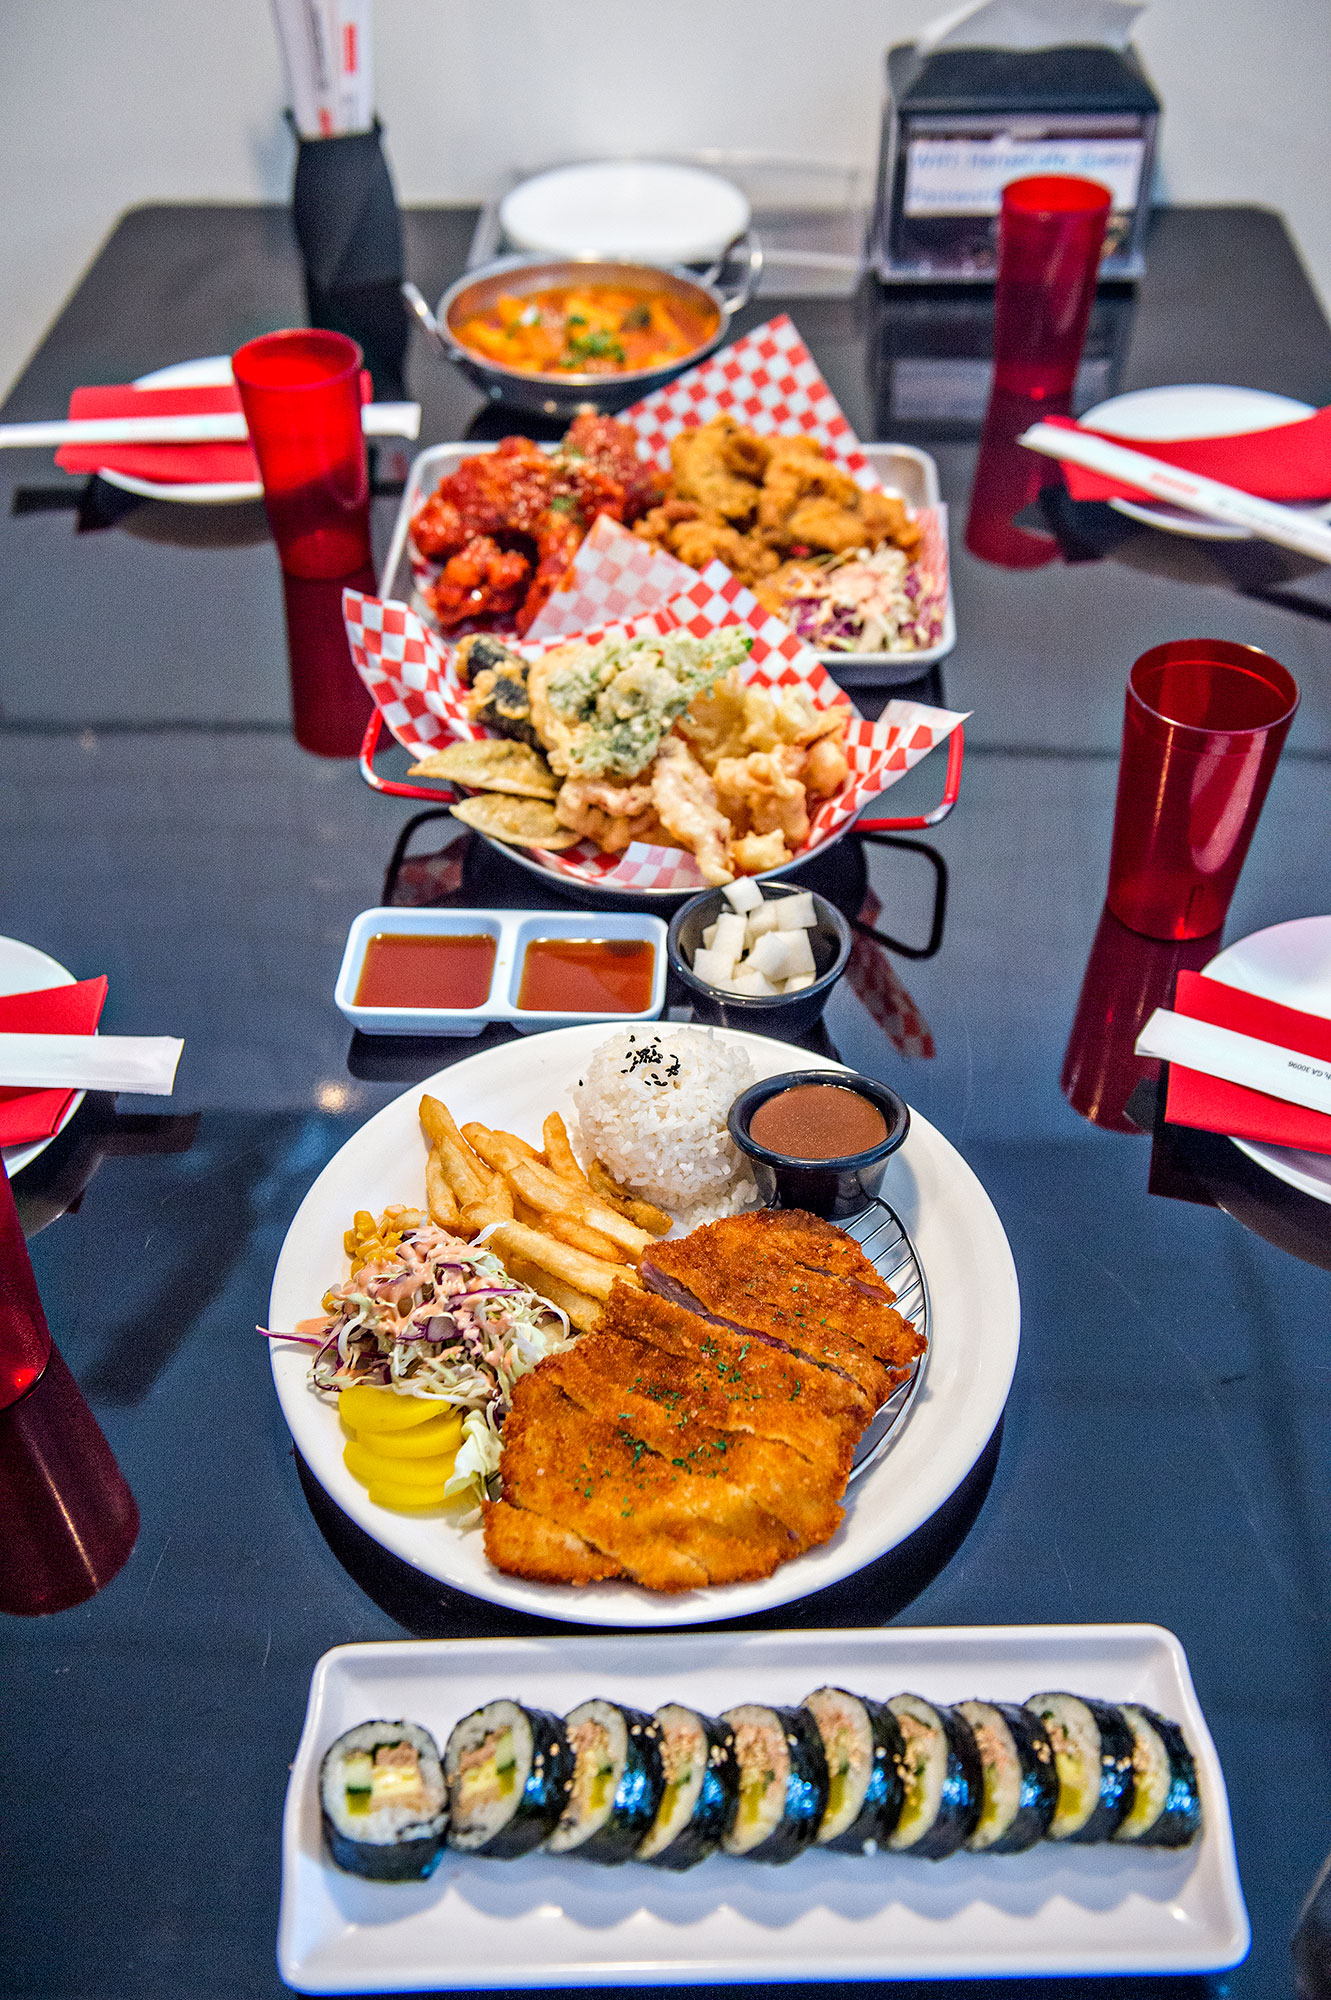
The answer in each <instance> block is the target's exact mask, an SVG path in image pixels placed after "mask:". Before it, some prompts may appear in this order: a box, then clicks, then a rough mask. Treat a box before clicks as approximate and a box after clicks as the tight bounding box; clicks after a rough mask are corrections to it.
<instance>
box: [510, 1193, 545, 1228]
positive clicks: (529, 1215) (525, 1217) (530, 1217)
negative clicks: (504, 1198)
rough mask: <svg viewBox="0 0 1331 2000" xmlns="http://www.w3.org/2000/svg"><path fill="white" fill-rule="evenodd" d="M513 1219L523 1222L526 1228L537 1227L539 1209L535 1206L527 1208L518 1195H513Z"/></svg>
mask: <svg viewBox="0 0 1331 2000" xmlns="http://www.w3.org/2000/svg"><path fill="white" fill-rule="evenodd" d="M513 1220H514V1221H515V1222H523V1223H525V1224H526V1225H527V1227H528V1229H539V1228H540V1226H541V1216H540V1211H539V1210H538V1209H535V1208H528V1206H527V1204H526V1202H525V1201H523V1200H522V1199H521V1197H520V1196H519V1195H514V1196H513Z"/></svg>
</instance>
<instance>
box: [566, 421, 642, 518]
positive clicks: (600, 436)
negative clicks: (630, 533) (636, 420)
mask: <svg viewBox="0 0 1331 2000" xmlns="http://www.w3.org/2000/svg"><path fill="white" fill-rule="evenodd" d="M555 456H556V460H557V463H558V466H559V472H558V474H557V477H556V488H557V489H558V486H559V484H560V482H561V481H562V482H567V487H568V490H569V491H570V492H571V493H572V495H573V497H574V498H575V499H576V500H577V501H578V503H579V506H580V509H581V512H582V514H583V516H584V518H585V519H586V521H587V523H588V525H589V526H590V524H591V522H593V521H594V520H595V519H596V516H597V514H609V515H610V516H611V518H612V519H613V520H616V521H620V522H622V523H624V524H625V525H626V526H631V525H632V523H633V522H634V521H636V520H637V519H638V518H639V516H640V515H642V514H645V513H646V512H647V509H648V508H649V507H652V506H654V505H655V503H656V502H657V501H658V500H659V499H660V497H661V492H662V487H663V480H662V477H661V474H660V473H659V472H658V471H657V469H656V467H655V466H654V465H650V464H648V463H647V461H646V460H644V459H641V458H639V456H638V436H637V432H636V431H635V430H634V429H633V426H632V425H631V424H624V423H620V421H619V420H618V418H616V417H602V416H598V415H597V414H596V413H595V412H594V411H591V410H584V411H583V412H582V413H581V415H580V416H576V417H574V419H573V422H572V423H571V424H570V425H569V427H568V429H567V430H566V431H565V433H564V437H563V441H562V443H561V444H560V447H559V450H558V452H557V453H556V454H555Z"/></svg>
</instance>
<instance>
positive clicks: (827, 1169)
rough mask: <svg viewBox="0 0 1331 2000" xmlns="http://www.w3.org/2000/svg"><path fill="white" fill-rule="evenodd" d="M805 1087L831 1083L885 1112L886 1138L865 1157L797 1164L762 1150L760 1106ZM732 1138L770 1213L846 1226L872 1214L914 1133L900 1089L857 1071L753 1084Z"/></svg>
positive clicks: (800, 1073)
mask: <svg viewBox="0 0 1331 2000" xmlns="http://www.w3.org/2000/svg"><path fill="white" fill-rule="evenodd" d="M802 1083H829V1084H832V1085H834V1086H836V1087H837V1088H839V1089H843V1090H850V1091H853V1092H854V1093H855V1095H856V1096H858V1097H865V1098H867V1099H868V1101H869V1103H870V1104H872V1105H874V1106H876V1108H877V1109H878V1110H879V1111H881V1112H882V1114H883V1119H884V1122H885V1123H886V1125H887V1133H886V1136H885V1137H884V1138H882V1139H880V1140H879V1141H878V1144H877V1145H876V1146H870V1147H869V1148H868V1150H867V1151H866V1152H863V1153H849V1154H847V1155H846V1157H845V1158H844V1159H840V1160H797V1159H793V1158H791V1157H790V1156H789V1155H788V1154H786V1153H774V1152H772V1150H771V1149H770V1147H767V1146H760V1145H759V1144H758V1142H757V1140H756V1139H755V1138H753V1136H752V1134H751V1133H750V1131H749V1124H750V1121H751V1120H752V1118H753V1114H754V1112H755V1111H756V1110H757V1109H758V1106H759V1105H760V1104H766V1102H767V1100H768V1098H769V1097H776V1096H777V1095H778V1094H779V1093H780V1092H781V1091H783V1090H794V1089H795V1088H796V1087H797V1086H798V1085H799V1084H802ZM726 1123H727V1124H728V1126H729V1128H730V1136H731V1138H732V1139H733V1140H734V1142H735V1144H736V1145H737V1146H738V1147H739V1149H740V1151H741V1152H742V1153H743V1154H745V1155H746V1157H747V1158H748V1159H749V1160H750V1162H751V1163H752V1166H753V1173H754V1178H755V1180H756V1181H757V1183H758V1192H759V1193H760V1194H761V1196H762V1198H763V1203H764V1205H765V1206H766V1207H767V1208H804V1209H807V1210H808V1211H809V1213H810V1214H811V1215H821V1216H822V1217H823V1218H824V1219H825V1220H826V1221H828V1222H842V1221H844V1220H845V1219H846V1218H847V1217H849V1216H852V1215H859V1214H861V1213H862V1212H863V1210H864V1209H866V1208H867V1207H868V1206H869V1204H870V1202H871V1201H872V1200H873V1199H874V1197H875V1195H876V1194H877V1193H878V1190H879V1188H880V1187H881V1186H882V1184H883V1175H884V1174H885V1173H886V1171H887V1163H888V1161H889V1159H890V1158H891V1157H892V1155H893V1153H895V1152H896V1150H897V1148H898V1147H899V1146H900V1145H901V1144H902V1143H903V1141H904V1140H905V1137H906V1134H907V1133H908V1132H909V1130H910V1107H909V1106H908V1105H907V1103H906V1101H905V1099H904V1098H902V1097H898V1095H897V1093H896V1091H895V1090H892V1089H891V1088H890V1087H889V1086H888V1085H887V1084H885V1083H879V1082H877V1081H876V1080H875V1078H873V1077H871V1076H861V1075H859V1074H858V1072H856V1071H854V1070H833V1069H797V1070H788V1071H787V1072H786V1073H785V1074H784V1075H783V1076H768V1077H764V1078H763V1080H762V1082H761V1083H754V1084H750V1086H749V1088H748V1089H747V1090H746V1091H744V1092H743V1093H742V1094H741V1095H740V1096H739V1097H737V1098H736V1099H735V1102H734V1103H733V1104H732V1105H731V1107H730V1115H729V1117H728V1119H727V1120H726Z"/></svg>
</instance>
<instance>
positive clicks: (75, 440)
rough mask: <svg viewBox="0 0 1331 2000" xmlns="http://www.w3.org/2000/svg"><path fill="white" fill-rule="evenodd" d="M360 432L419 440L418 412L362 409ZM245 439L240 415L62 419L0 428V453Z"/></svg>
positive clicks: (397, 407)
mask: <svg viewBox="0 0 1331 2000" xmlns="http://www.w3.org/2000/svg"><path fill="white" fill-rule="evenodd" d="M361 428H362V430H363V431H364V433H365V435H366V437H404V438H416V437H419V436H420V430H421V406H420V404H419V403H366V404H365V405H364V406H363V408H362V410H361ZM248 437H249V429H248V427H247V425H246V423H245V413H244V411H243V410H220V411H216V412H214V413H212V414H210V415H199V416H192V417H79V418H73V419H71V418H68V417H66V418H63V419H60V420H57V421H55V422H52V423H49V424H0V450H3V449H5V448H9V449H17V448H21V447H22V448H27V449H34V448H35V449H39V450H48V451H49V450H54V449H55V448H57V447H58V446H60V445H65V444H244V443H245V441H246V439H247V438H248Z"/></svg>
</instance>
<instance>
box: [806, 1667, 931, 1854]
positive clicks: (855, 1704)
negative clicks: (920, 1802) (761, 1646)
mask: <svg viewBox="0 0 1331 2000" xmlns="http://www.w3.org/2000/svg"><path fill="white" fill-rule="evenodd" d="M801 1706H802V1707H804V1708H807V1709H808V1711H809V1713H810V1715H812V1717H813V1719H814V1721H815V1722H816V1723H817V1725H818V1734H819V1735H820V1736H821V1737H822V1740H823V1755H824V1756H825V1758H826V1759H827V1810H826V1812H824V1814H823V1817H822V1823H821V1825H820V1826H819V1828H818V1845H819V1846H820V1847H830V1848H831V1849H832V1850H833V1852H834V1853H837V1854H876V1853H877V1852H878V1850H879V1848H880V1847H885V1846H886V1845H887V1842H888V1840H889V1838H890V1836H891V1835H892V1834H893V1833H895V1831H896V1825H897V1821H898V1820H899V1819H900V1817H901V1808H902V1805H903V1804H904V1802H905V1797H906V1775H905V1774H906V1746H905V1743H904V1741H903V1740H902V1735H901V1729H900V1726H899V1724H898V1722H897V1719H896V1717H895V1715H893V1713H892V1711H891V1709H890V1708H889V1707H888V1706H887V1704H886V1703H885V1702H881V1701H867V1700H866V1699H865V1698H864V1697H863V1696H862V1695H857V1694H847V1692H846V1690H845V1688H836V1687H822V1688H818V1689H816V1690H815V1691H814V1693H813V1694H810V1695H806V1696H805V1697H804V1700H803V1702H802V1703H801Z"/></svg>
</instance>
